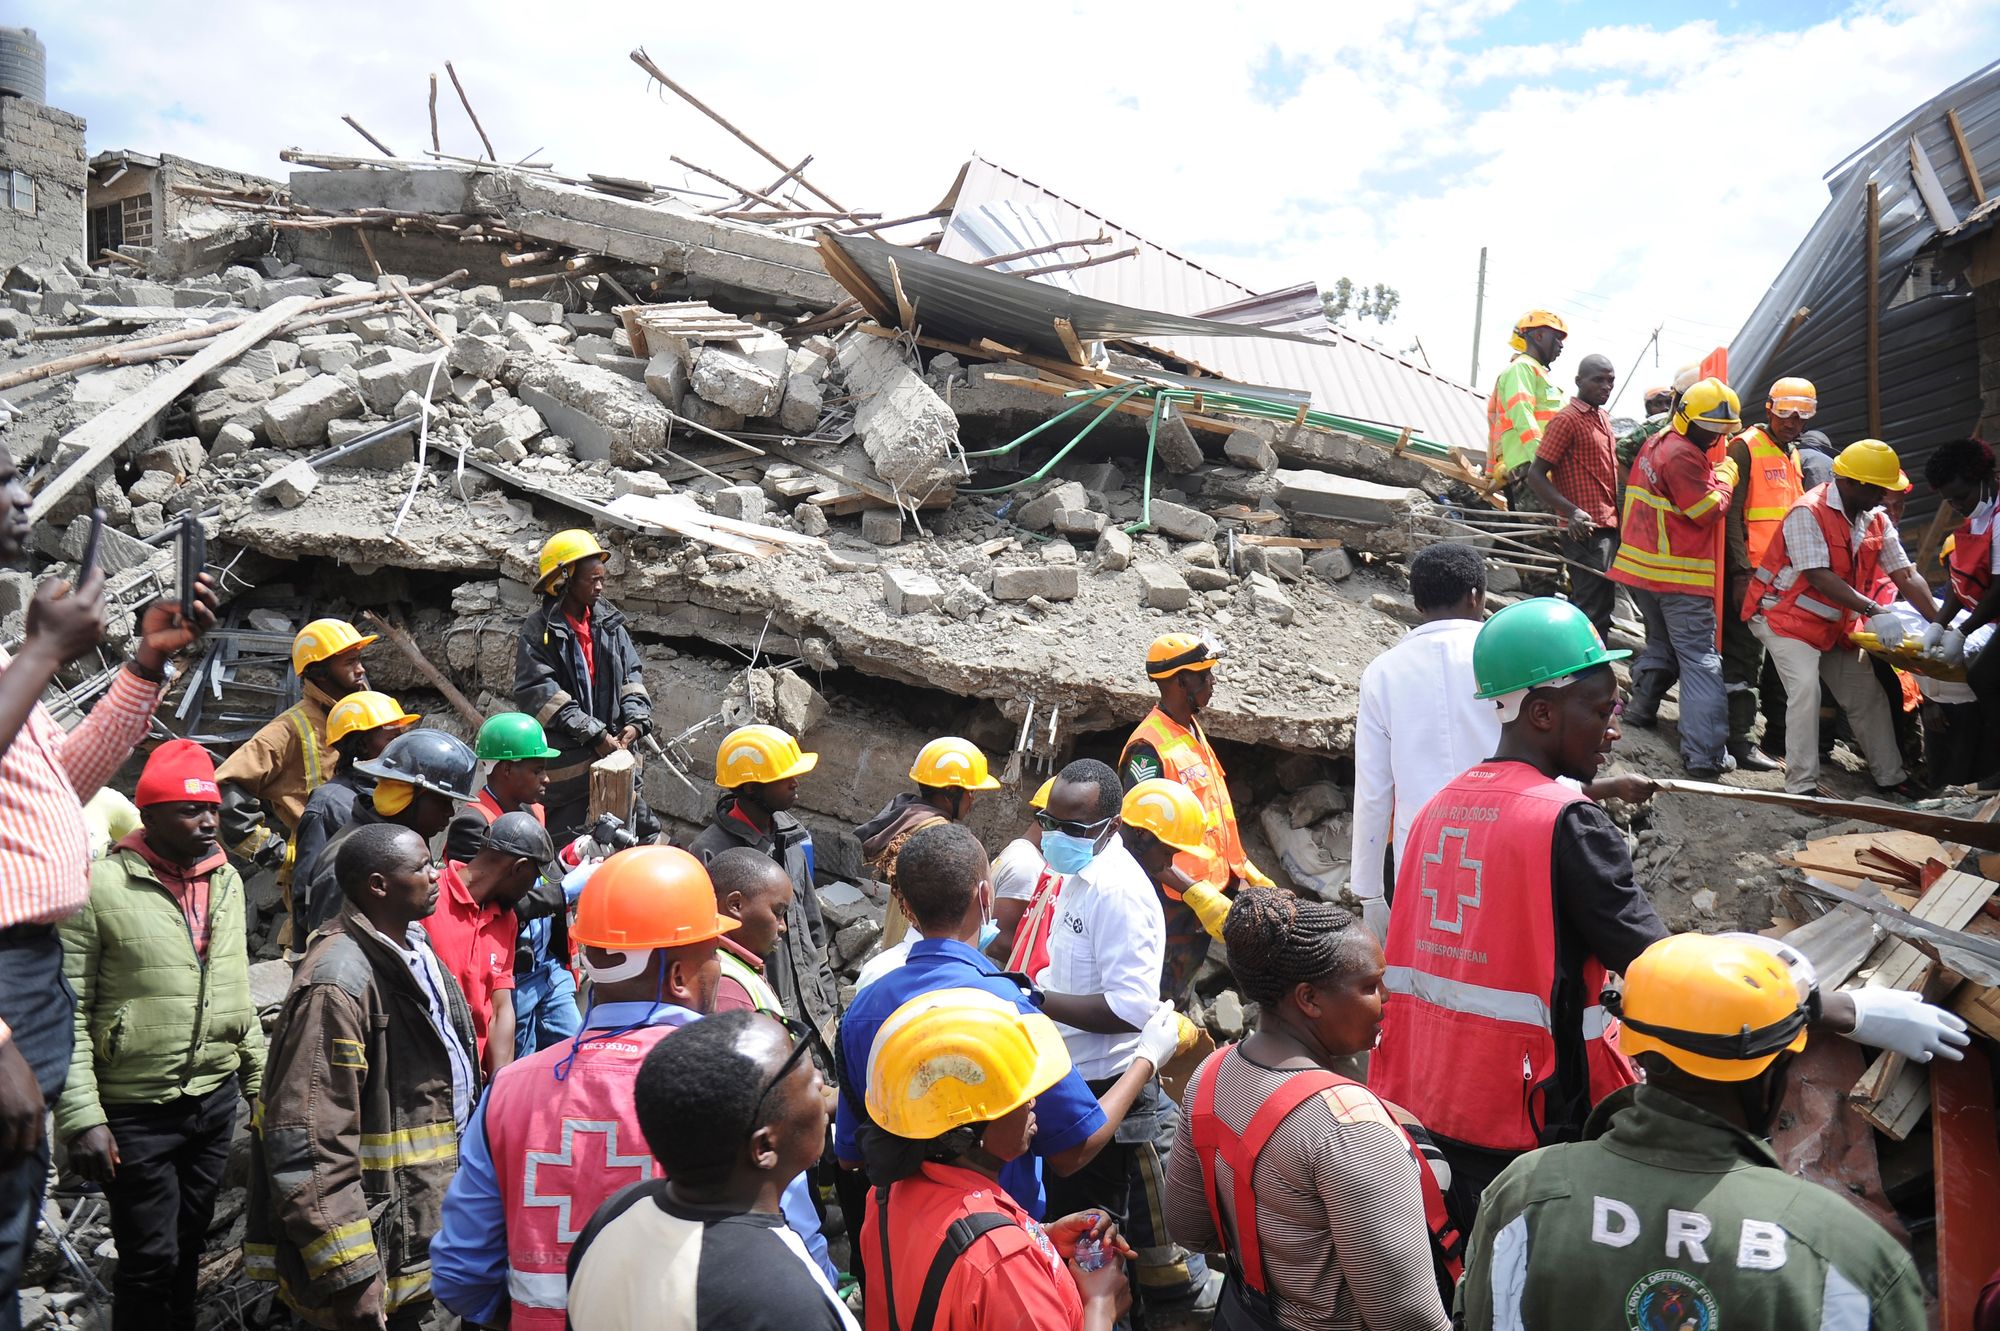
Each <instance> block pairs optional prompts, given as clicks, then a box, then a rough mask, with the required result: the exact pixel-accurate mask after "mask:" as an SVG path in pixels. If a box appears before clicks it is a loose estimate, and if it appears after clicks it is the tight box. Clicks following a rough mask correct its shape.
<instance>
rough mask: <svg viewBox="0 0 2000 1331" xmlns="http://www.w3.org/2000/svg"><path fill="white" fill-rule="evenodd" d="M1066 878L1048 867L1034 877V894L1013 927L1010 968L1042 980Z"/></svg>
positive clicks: (1009, 956)
mask: <svg viewBox="0 0 2000 1331" xmlns="http://www.w3.org/2000/svg"><path fill="white" fill-rule="evenodd" d="M1062 886H1063V876H1062V875H1061V874H1059V873H1055V872H1054V871H1052V870H1050V869H1049V868H1048V867H1047V866H1046V865H1044V866H1043V868H1042V871H1041V872H1040V873H1039V874H1036V875H1035V891H1034V895H1032V896H1030V897H1029V898H1028V909H1027V910H1026V911H1024V912H1022V914H1021V920H1020V923H1018V924H1016V925H1015V926H1014V947H1013V950H1012V951H1010V952H1009V953H1008V954H1007V969H1008V970H1010V971H1014V972H1016V973H1018V974H1021V975H1025V976H1027V977H1028V978H1029V979H1030V980H1036V981H1039V980H1040V979H1041V978H1042V972H1043V971H1045V970H1047V969H1048V966H1049V933H1050V931H1051V930H1053V929H1054V928H1055V923H1056V902H1057V901H1058V900H1059V899H1060V898H1061V897H1062Z"/></svg>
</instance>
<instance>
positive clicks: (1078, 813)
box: [1040, 758, 1222, 1325]
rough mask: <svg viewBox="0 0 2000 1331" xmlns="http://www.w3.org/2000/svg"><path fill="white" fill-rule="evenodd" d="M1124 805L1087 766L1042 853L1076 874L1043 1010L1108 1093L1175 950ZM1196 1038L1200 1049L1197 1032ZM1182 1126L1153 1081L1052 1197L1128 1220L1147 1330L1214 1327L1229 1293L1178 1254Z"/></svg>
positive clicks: (1061, 786)
mask: <svg viewBox="0 0 2000 1331" xmlns="http://www.w3.org/2000/svg"><path fill="white" fill-rule="evenodd" d="M1137 791H1138V787H1134V793H1137ZM1127 798H1128V797H1127V796H1126V794H1125V792H1124V790H1123V788H1122V787H1121V786H1120V785H1119V782H1118V774H1117V773H1116V772H1114V771H1112V770H1111V769H1110V768H1109V767H1107V766H1105V765H1104V764H1103V763H1101V762H1098V761H1097V760H1096V759H1094V758H1079V759H1077V760H1076V761H1075V762H1072V763H1071V764H1069V766H1067V767H1065V768H1063V769H1062V771H1061V772H1059V773H1057V774H1056V784H1055V789H1054V790H1052V791H1050V792H1049V807H1048V808H1047V809H1045V810H1043V814H1044V815H1045V816H1044V817H1043V818H1042V819H1041V820H1040V821H1041V824H1042V854H1043V855H1044V856H1046V857H1047V859H1048V864H1049V868H1050V869H1052V870H1054V871H1056V872H1057V873H1061V874H1064V875H1067V877H1066V878H1065V879H1064V882H1063V891H1062V896H1060V897H1059V898H1057V900H1056V921H1055V927H1054V928H1053V929H1052V930H1051V932H1050V937H1049V964H1048V967H1047V969H1045V970H1044V971H1043V972H1042V985H1043V988H1044V993H1043V995H1042V1006H1043V1010H1044V1011H1046V1012H1047V1013H1048V1014H1049V1016H1050V1017H1052V1018H1054V1019H1055V1021H1056V1024H1057V1025H1058V1026H1060V1027H1062V1028H1063V1042H1064V1043H1065V1044H1066V1045H1068V1046H1069V1053H1070V1058H1071V1060H1072V1061H1073V1062H1074V1063H1075V1064H1076V1070H1077V1073H1078V1075H1080V1076H1081V1077H1082V1078H1083V1079H1084V1082H1085V1084H1086V1085H1088V1086H1089V1087H1090V1088H1091V1090H1092V1091H1094V1092H1098V1093H1100V1094H1101V1093H1102V1092H1103V1090H1104V1089H1106V1088H1108V1087H1109V1086H1111V1085H1112V1084H1114V1082H1115V1080H1116V1079H1117V1078H1119V1077H1121V1076H1123V1075H1124V1074H1125V1073H1126V1072H1127V1071H1128V1069H1129V1068H1130V1067H1131V1065H1132V1060H1133V1059H1134V1058H1135V1057H1136V1056H1137V1055H1138V1053H1139V1048H1140V1042H1141V1039H1142V1035H1141V1032H1142V1028H1144V1027H1145V1026H1146V1024H1147V1022H1148V1021H1149V1020H1150V1019H1151V1018H1152V1017H1153V1016H1154V1015H1155V1014H1156V1013H1157V1012H1158V1010H1159V1001H1160V979H1161V973H1162V970H1163V967H1164V964H1165V960H1166V950H1167V924H1166V916H1165V914H1164V912H1163V911H1162V910H1161V908H1160V897H1159V893H1158V892H1157V891H1156V890H1155V888H1154V885H1153V880H1152V879H1151V878H1149V877H1148V876H1147V874H1146V870H1145V869H1144V868H1142V867H1141V866H1140V864H1139V861H1138V860H1136V859H1134V858H1133V857H1132V852H1131V851H1129V850H1127V849H1126V847H1125V843H1124V839H1123V838H1122V836H1121V835H1120V829H1121V826H1122V824H1121V822H1120V812H1121V810H1122V808H1123V807H1124V804H1125V801H1126V799H1127ZM1187 1038H1188V1040H1189V1041H1190V1042H1192V1040H1193V1038H1194V1036H1193V1033H1192V1031H1189V1032H1188V1036H1187ZM1177 1045H1178V1042H1177ZM1175 1119H1176V1114H1175V1111H1174V1108H1173V1104H1172V1102H1171V1101H1169V1100H1168V1099H1167V1097H1166V1096H1165V1095H1163V1094H1161V1092H1160V1087H1159V1083H1158V1082H1156V1081H1148V1082H1147V1083H1146V1086H1145V1090H1144V1092H1143V1093H1142V1094H1141V1095H1140V1097H1139V1100H1138V1102H1137V1103H1136V1104H1134V1105H1133V1107H1132V1109H1131V1111H1130V1112H1128V1113H1127V1114H1126V1116H1125V1122H1124V1124H1123V1125H1122V1126H1120V1128H1119V1129H1118V1133H1117V1136H1116V1138H1115V1139H1114V1140H1113V1142H1112V1144H1111V1145H1110V1146H1108V1147H1107V1148H1106V1149H1105V1150H1103V1151H1102V1152H1100V1153H1099V1154H1098V1155H1097V1157H1096V1159H1094V1160H1092V1161H1091V1162H1090V1163H1089V1164H1088V1165H1086V1166H1085V1167H1084V1168H1083V1169H1081V1170H1079V1171H1077V1172H1076V1173H1075V1174H1073V1175H1070V1176H1069V1177H1067V1178H1060V1179H1056V1180H1053V1181H1052V1182H1051V1184H1050V1188H1049V1206H1050V1208H1051V1211H1052V1213H1054V1214H1058V1215H1064V1214H1069V1213H1072V1212H1076V1211H1086V1210H1089V1209H1091V1208H1093V1207H1103V1208H1104V1209H1106V1210H1109V1211H1111V1212H1112V1213H1113V1214H1115V1215H1122V1216H1124V1217H1125V1236H1126V1238H1127V1239H1129V1240H1130V1241H1131V1243H1132V1246H1133V1247H1134V1248H1136V1249H1137V1250H1138V1261H1137V1266H1138V1271H1139V1279H1138V1295H1139V1299H1140V1302H1141V1303H1142V1304H1143V1306H1144V1308H1145V1310H1146V1319H1147V1323H1148V1325H1158V1322H1157V1321H1156V1320H1155V1319H1171V1318H1173V1317H1175V1316H1177V1315H1188V1316H1192V1317H1194V1318H1196V1319H1198V1320H1199V1319H1203V1318H1206V1317H1207V1316H1208V1315H1210V1314H1212V1313H1213V1311H1214V1308H1215V1303H1216V1298H1217V1296H1218V1295H1219V1294H1220V1293H1221V1287H1222V1273H1221V1272H1220V1271H1210V1270H1209V1269H1208V1266H1207V1264H1206V1263H1205V1262H1204V1261H1203V1260H1202V1258H1201V1256H1200V1254H1198V1253H1190V1252H1188V1251H1186V1250H1185V1249H1183V1248H1181V1247H1180V1246H1179V1245H1177V1244H1176V1243H1174V1241H1173V1238H1172V1236H1171V1234H1170V1233H1169V1232H1168V1229H1167V1221H1166V1215H1165V1212H1164V1210H1163V1207H1164V1204H1165V1202H1164V1199H1165V1197H1166V1168H1165V1165H1164V1164H1163V1162H1162V1159H1161V1153H1160V1143H1161V1142H1162V1141H1164V1142H1166V1143H1171V1142H1172V1140H1173V1130H1174V1123H1175Z"/></svg>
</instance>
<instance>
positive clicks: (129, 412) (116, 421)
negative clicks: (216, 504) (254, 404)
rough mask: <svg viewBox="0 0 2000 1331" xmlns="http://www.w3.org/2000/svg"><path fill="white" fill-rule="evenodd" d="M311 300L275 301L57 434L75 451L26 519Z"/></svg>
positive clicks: (45, 509) (34, 516)
mask: <svg viewBox="0 0 2000 1331" xmlns="http://www.w3.org/2000/svg"><path fill="white" fill-rule="evenodd" d="M311 303H312V302H311V301H310V300H308V299H307V298H306V297H304V296H291V297H288V298H286V299H284V300H281V301H279V302H278V303H277V304H276V305H273V306H272V307H271V308H270V309H268V310H265V311H263V312H262V313H261V314H259V315H257V317H256V318H254V319H250V320H247V321H246V322H244V323H242V324H240V325H238V326H237V327H235V328H232V329H230V330H229V331H228V332H227V333H224V334H222V335H221V336H219V337H217V338H216V339H215V341H213V342H211V343H210V344H209V345H208V346H206V347H204V348H203V349H202V350H201V351H199V352H197V353H196V354H195V355H193V356H190V357H189V358H188V359H187V360H185V361H182V362H181V363H180V364H179V365H177V366H175V367H174V368H173V369H171V370H168V371H167V372H166V373H165V374H162V375H157V376H155V377H154V378H153V380H152V381H151V382H150V383H148V384H147V385H146V386H145V387H144V388H142V389H140V390H139V391H138V392H136V393H134V394H133V395H132V396H130V397H128V398H126V399H125V400H124V401H122V402H117V403H113V404H112V405H111V406H109V407H106V408H105V409H104V410H103V411H100V412H99V413H97V415H95V416H92V417H91V418H90V419H89V420H87V421H85V422H84V423H83V424H81V425H79V426H77V427H76V428H75V429H74V430H71V431H70V432H69V433H68V434H66V435H64V436H63V437H62V441H61V444H62V447H63V448H71V449H76V450H78V452H77V455H76V456H75V457H74V458H72V459H71V461H70V464H69V465H68V466H67V467H65V468H63V469H62V471H61V473H60V474H58V475H56V476H54V477H51V478H50V479H49V481H48V483H47V484H45V485H43V486H42V488H41V491H40V493H38V494H37V495H36V496H35V498H34V502H33V503H31V504H29V505H28V521H30V522H36V521H39V520H40V519H41V518H42V517H43V516H45V515H46V514H47V513H48V511H49V510H50V509H51V508H53V507H54V506H55V505H56V504H57V503H58V502H59V501H60V500H62V499H63V497H64V496H66V495H68V494H69V492H70V491H71V490H74V489H75V488H76V487H77V486H78V485H79V484H81V483H82V482H83V481H84V480H85V479H86V478H88V477H89V475H90V473H91V472H93V471H96V470H97V469H98V467H100V466H101V465H103V463H104V462H105V460H106V459H108V458H109V457H110V456H111V455H112V454H113V453H115V452H117V451H118V448H119V445H121V444H123V443H124V442H125V441H126V440H127V439H130V438H131V437H132V436H133V435H134V434H136V433H138V432H139V431H140V430H141V429H143V428H144V427H145V425H146V423H147V422H148V421H150V420H152V419H153V417H155V416H157V415H159V414H160V413H161V412H163V411H165V410H166V409H167V408H168V407H170V406H172V405H173V402H174V399H175V398H177V397H179V396H180V395H181V394H182V393H185V392H186V391H187V390H188V389H190V388H192V387H194V383H195V381H196V380H197V379H199V378H201V377H202V376H203V375H204V374H207V373H208V372H209V371H210V370H215V369H220V368H221V367H222V366H224V365H227V364H229V362H231V361H233V360H235V359H236V358H237V357H238V356H240V355H242V354H243V353H244V352H246V351H248V350H249V349H250V348H252V347H254V346H256V345H257V344H258V343H259V342H262V341H263V340H264V339H265V338H267V337H269V336H271V334H273V333H275V332H277V331H278V329H279V328H281V327H283V326H284V324H285V323H286V321H287V320H289V319H291V318H292V317H293V316H294V315H296V314H298V313H299V312H300V311H301V310H303V309H305V307H306V306H308V305H310V304H311Z"/></svg>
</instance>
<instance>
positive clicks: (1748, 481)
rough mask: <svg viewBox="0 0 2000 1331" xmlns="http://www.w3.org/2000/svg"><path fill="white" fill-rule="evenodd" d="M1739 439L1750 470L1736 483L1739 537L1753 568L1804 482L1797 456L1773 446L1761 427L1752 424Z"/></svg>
mask: <svg viewBox="0 0 2000 1331" xmlns="http://www.w3.org/2000/svg"><path fill="white" fill-rule="evenodd" d="M1741 437H1742V440H1743V443H1744V445H1745V447H1747V448H1748V449H1749V452H1750V469H1749V470H1748V471H1747V472H1745V473H1744V474H1743V476H1742V477H1740V478H1739V479H1738V481H1737V484H1738V485H1741V486H1742V487H1743V488H1744V495H1743V537H1744V545H1745V547H1746V550H1747V553H1748V555H1749V558H1750V567H1751V568H1756V567H1757V566H1758V565H1759V564H1761V563H1763V562H1764V551H1765V550H1766V549H1767V548H1768V547H1769V546H1770V544H1771V538H1772V537H1774V536H1776V535H1777V534H1778V528H1779V527H1780V526H1781V525H1782V524H1783V523H1784V521H1785V514H1787V513H1789V512H1791V511H1792V505H1793V504H1795V503H1797V502H1798V501H1799V498H1800V496H1801V495H1803V494H1804V493H1805V479H1804V477H1803V476H1802V474H1801V473H1800V471H1799V458H1798V454H1796V453H1793V452H1788V451H1787V450H1785V449H1783V448H1781V447H1779V446H1778V445H1777V444H1775V443H1773V442H1772V440H1771V436H1770V435H1769V434H1767V433H1766V432H1765V430H1764V427H1763V426H1761V425H1754V426H1752V427H1750V429H1748V430H1746V431H1744V432H1743V434H1742V436H1741Z"/></svg>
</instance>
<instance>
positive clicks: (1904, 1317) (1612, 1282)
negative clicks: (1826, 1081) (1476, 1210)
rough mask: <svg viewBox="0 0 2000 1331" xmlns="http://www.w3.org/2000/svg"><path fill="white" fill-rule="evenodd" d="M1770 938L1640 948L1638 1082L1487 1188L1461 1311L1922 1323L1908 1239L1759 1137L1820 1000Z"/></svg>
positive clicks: (1557, 1322) (1474, 1321)
mask: <svg viewBox="0 0 2000 1331" xmlns="http://www.w3.org/2000/svg"><path fill="white" fill-rule="evenodd" d="M1780 946H1781V945H1775V944H1772V943H1770V942H1769V941H1768V940H1765V939H1761V938H1755V937H1751V936H1748V935H1743V934H1728V935H1723V936H1721V937H1705V936H1703V935H1700V934H1680V935H1676V936H1674V937H1672V938H1664V939H1662V940H1660V941H1659V942H1657V943H1654V944H1653V945H1652V946H1651V947H1649V948H1647V949H1646V951H1645V952H1644V953H1642V954H1641V955H1640V956H1639V958H1638V959H1637V960H1636V961H1634V962H1632V964H1631V966H1630V968H1629V969H1628V970H1627V972H1626V977H1625V991H1624V995H1623V998H1622V1002H1621V1004H1620V1007H1621V1008H1622V1015H1623V1025H1622V1026H1621V1027H1620V1028H1619V1029H1618V1037H1617V1038H1618V1044H1619V1048H1620V1050H1621V1051H1622V1052H1623V1053H1624V1054H1625V1055H1626V1056H1628V1057H1630V1058H1632V1059H1634V1060H1635V1061H1636V1062H1637V1063H1638V1065H1639V1066H1640V1068H1642V1069H1643V1070H1644V1072H1645V1074H1646V1080H1645V1082H1644V1084H1643V1085H1638V1086H1629V1087H1627V1088H1625V1089H1624V1090H1621V1091H1618V1092H1616V1093H1614V1094H1613V1095H1612V1096H1611V1097H1610V1098H1609V1099H1607V1100H1605V1101H1604V1102H1603V1103H1602V1104H1600V1105H1599V1106H1598V1107H1597V1109H1596V1111H1595V1112H1594V1113H1592V1114H1591V1116H1590V1121H1589V1122H1588V1123H1587V1124H1586V1125H1585V1127H1584V1130H1583V1135H1584V1140H1582V1141H1580V1142H1577V1143H1574V1144H1571V1145H1565V1146H1552V1147H1549V1148H1548V1149H1546V1150H1541V1151H1536V1152H1534V1153H1532V1154H1530V1155H1526V1156H1523V1157H1522V1158H1521V1159H1519V1160H1517V1161H1515V1162H1514V1163H1513V1164H1512V1165H1511V1166H1509V1167H1508V1169H1507V1170H1506V1171H1505V1172H1504V1173H1502V1174H1501V1175H1500V1177H1499V1178H1498V1179H1497V1180H1496V1181H1495V1182H1494V1184H1493V1186H1492V1188H1491V1189H1489V1190H1488V1191H1487V1193H1486V1199H1485V1203H1484V1205H1483V1206H1482V1208H1481V1214H1480V1218H1479V1223H1478V1225H1477V1226H1476V1227H1475V1228H1474V1229H1473V1232H1472V1240H1471V1247H1470V1251H1469V1255H1468V1257H1467V1261H1466V1268H1465V1279H1464V1281H1463V1283H1462V1284H1461V1285H1460V1286H1459V1312H1460V1314H1461V1315H1462V1316H1463V1318H1464V1321H1463V1323H1462V1325H1464V1326H1466V1327H1468V1328H1471V1329H1472V1331H1486V1329H1487V1328H1490V1327H1496V1326H1607V1325H1621V1324H1622V1325H1630V1326H1645V1327H1653V1326H1659V1327H1682V1326H1715V1325H1722V1326H1739V1325H1740V1326H1760V1327H1808V1326H1813V1327H1824V1326H1832V1325H1841V1326H1854V1327H1892V1326H1893V1327H1906V1326H1908V1327H1914V1326H1922V1325H1923V1324H1924V1287H1923V1283H1922V1281H1921V1279H1920V1278H1919V1277H1918V1275H1917V1271H1916V1268H1915V1266H1914V1265H1913V1264H1912V1263H1911V1261H1910V1258H1909V1255H1908V1254H1907V1253H1905V1252H1904V1251H1903V1250H1902V1249H1901V1248H1900V1247H1899V1246H1898V1245H1897V1244H1896V1243H1895V1241H1894V1240H1892V1239H1891V1238H1890V1237H1889V1236H1888V1235H1887V1234H1885V1233H1884V1232H1883V1231H1882V1229H1881V1227H1880V1226H1878V1225H1876V1224H1875V1223H1874V1221H1872V1220H1870V1219H1869V1218H1868V1217H1867V1216H1865V1215H1863V1214H1862V1213H1861V1212H1860V1211H1858V1210H1856V1209H1855V1208H1854V1207H1853V1206H1851V1205H1849V1204H1848V1203H1847V1202H1846V1201H1845V1200H1843V1199H1842V1198H1840V1197H1839V1196H1837V1195H1835V1194H1834V1193H1832V1192H1830V1191H1828V1190H1827V1189H1825V1188H1823V1187H1821V1186H1819V1185H1818V1184H1816V1183H1812V1182H1809V1181H1807V1180H1805V1179H1797V1178H1792V1177H1791V1176H1789V1175H1787V1174H1786V1173H1785V1171H1784V1169H1783V1168H1782V1167H1781V1166H1780V1165H1779V1163H1778V1159H1777V1157H1776V1156H1775V1155H1773V1154H1772V1152H1771V1148H1770V1146H1769V1144H1768V1143H1767V1142H1766V1140H1765V1139H1766V1138H1767V1137H1768V1136H1769V1134H1770V1131H1771V1128H1772V1126H1773V1124H1774V1123H1775V1122H1776V1121H1777V1114H1778V1107H1779V1104H1780V1102H1781V1101H1782V1100H1783V1098H1784V1091H1785V1071H1786V1068H1787V1067H1788V1065H1789V1064H1790V1063H1791V1060H1792V1057H1793V1056H1794V1055H1795V1054H1797V1053H1798V1052H1799V1051H1800V1050H1802V1049H1804V1048H1805V1044H1806V1030H1807V1026H1808V1024H1809V1023H1810V1022H1811V1020H1812V1019H1813V1015H1814V1009H1815V1008H1816V1007H1817V1006H1818V998H1819V995H1818V994H1817V992H1816V991H1815V989H1814V984H1813V980H1812V974H1811V967H1810V966H1809V965H1808V964H1806V963H1804V961H1803V959H1802V958H1797V954H1796V953H1791V954H1790V955H1789V956H1787V957H1780V956H1778V955H1774V954H1773V950H1774V949H1775V948H1777V947H1780ZM1785 951H1786V952H1789V949H1785ZM1789 960H1796V965H1795V966H1788V965H1787V961H1789ZM1621 1318H1622V1319H1623V1320H1622V1322H1621Z"/></svg>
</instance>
